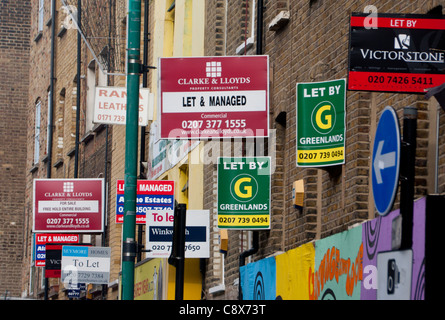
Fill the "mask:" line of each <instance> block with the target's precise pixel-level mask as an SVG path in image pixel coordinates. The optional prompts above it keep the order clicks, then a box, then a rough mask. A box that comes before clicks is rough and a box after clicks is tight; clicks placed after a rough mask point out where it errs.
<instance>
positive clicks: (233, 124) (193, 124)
mask: <svg viewBox="0 0 445 320" xmlns="http://www.w3.org/2000/svg"><path fill="white" fill-rule="evenodd" d="M181 126H182V129H201V128H203V126H204V128H205V129H218V128H221V127H223V128H245V127H246V120H245V119H230V120H205V121H204V120H184V121H182V122H181Z"/></svg>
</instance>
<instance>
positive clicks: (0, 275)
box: [0, 1, 31, 297]
mask: <svg viewBox="0 0 445 320" xmlns="http://www.w3.org/2000/svg"><path fill="white" fill-rule="evenodd" d="M30 13H31V6H30V4H29V1H2V2H1V3H0V78H1V79H2V81H1V82H0V135H1V136H2V139H0V181H1V184H0V295H1V296H3V295H5V294H7V295H8V296H14V297H19V296H20V294H21V286H20V283H21V272H20V267H21V262H22V248H23V247H22V240H23V217H24V191H25V170H24V167H25V162H26V147H25V145H26V129H27V102H28V101H27V96H28V85H29V82H28V73H29V64H28V63H29V60H28V59H29V42H30V39H29V31H30V28H29V22H30ZM5 137H7V138H5Z"/></svg>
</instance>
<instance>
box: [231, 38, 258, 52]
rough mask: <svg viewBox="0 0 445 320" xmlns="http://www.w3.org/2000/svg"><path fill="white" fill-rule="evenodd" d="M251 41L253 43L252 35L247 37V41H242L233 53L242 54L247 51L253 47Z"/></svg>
mask: <svg viewBox="0 0 445 320" xmlns="http://www.w3.org/2000/svg"><path fill="white" fill-rule="evenodd" d="M253 43H254V40H253V37H250V38H248V39H247V41H245V42H243V43H242V44H240V45H239V46H238V48H236V50H235V53H236V54H237V55H243V54H244V51H249V50H250V49H251V48H252V47H253ZM245 47H246V48H245ZM244 48H245V49H244Z"/></svg>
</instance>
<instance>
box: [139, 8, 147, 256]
mask: <svg viewBox="0 0 445 320" xmlns="http://www.w3.org/2000/svg"><path fill="white" fill-rule="evenodd" d="M148 5H149V4H148V0H144V54H143V61H142V63H143V71H142V87H144V88H147V86H148V70H149V69H148V68H147V64H148V41H149V38H148V34H149V33H148ZM143 162H145V127H144V126H141V151H140V163H139V178H140V179H144V178H145V176H144V165H143ZM143 231H144V225H142V224H139V225H138V243H139V246H140V247H142V245H141V244H142V233H143ZM136 260H137V261H138V262H139V261H141V260H142V250H138V254H137V259H136Z"/></svg>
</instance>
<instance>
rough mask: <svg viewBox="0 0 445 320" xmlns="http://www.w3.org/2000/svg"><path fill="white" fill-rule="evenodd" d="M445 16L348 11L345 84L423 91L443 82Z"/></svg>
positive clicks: (354, 87) (363, 88)
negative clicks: (369, 14) (440, 17)
mask: <svg viewBox="0 0 445 320" xmlns="http://www.w3.org/2000/svg"><path fill="white" fill-rule="evenodd" d="M444 35H445V19H438V18H437V16H432V15H419V14H416V15H413V14H380V13H379V14H378V17H374V18H372V19H371V18H369V17H368V16H367V15H366V14H362V13H353V15H352V16H351V32H350V45H349V79H348V89H349V90H360V91H382V92H403V93H422V94H423V93H425V89H427V88H431V87H436V86H439V85H441V84H442V83H444V82H445V74H444V73H443V70H444V68H445V40H444V39H445V38H444Z"/></svg>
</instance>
